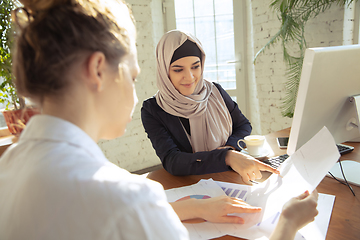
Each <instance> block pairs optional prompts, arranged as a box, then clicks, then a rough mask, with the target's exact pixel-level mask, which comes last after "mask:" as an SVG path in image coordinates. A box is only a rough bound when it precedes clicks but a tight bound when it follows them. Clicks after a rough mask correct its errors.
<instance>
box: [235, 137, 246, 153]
mask: <svg viewBox="0 0 360 240" xmlns="http://www.w3.org/2000/svg"><path fill="white" fill-rule="evenodd" d="M240 142H244V143H245V145H246V142H245V140H244V139H239V141H238V142H237V145H238V147H239V148H241V149H242V150H245V148H243V147H242V146H241V145H240Z"/></svg>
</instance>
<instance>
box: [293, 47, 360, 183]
mask: <svg viewBox="0 0 360 240" xmlns="http://www.w3.org/2000/svg"><path fill="white" fill-rule="evenodd" d="M354 96H355V98H353V97H354ZM356 96H358V97H356ZM355 100H357V102H358V105H359V102H360V45H347V46H335V47H322V48H309V49H307V50H306V52H305V57H304V62H303V68H302V73H301V79H300V83H299V90H298V95H297V100H296V106H295V111H294V117H293V121H292V126H291V131H290V138H289V143H288V147H287V153H288V154H289V155H292V154H293V153H294V152H295V151H296V150H297V149H299V148H300V147H301V146H302V145H303V144H304V143H306V142H307V141H308V140H310V138H312V137H313V136H314V135H315V134H316V133H317V132H318V131H320V129H322V128H323V127H324V126H326V127H327V128H328V129H329V131H330V132H331V134H332V135H333V137H334V139H335V142H336V143H343V142H345V141H349V140H356V139H360V129H359V112H358V110H357V107H358V108H360V106H357V107H356V101H355ZM354 164H355V165H354V166H356V167H357V168H358V169H357V175H360V164H357V165H356V162H354ZM358 178H359V177H358ZM358 180H359V184H360V178H359V179H358Z"/></svg>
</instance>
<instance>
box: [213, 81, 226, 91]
mask: <svg viewBox="0 0 360 240" xmlns="http://www.w3.org/2000/svg"><path fill="white" fill-rule="evenodd" d="M212 84H214V85H215V87H216V88H217V89H218V90H219V91H220V93H222V92H224V91H225V90H224V88H223V87H222V86H221V85H220V84H219V83H217V82H212Z"/></svg>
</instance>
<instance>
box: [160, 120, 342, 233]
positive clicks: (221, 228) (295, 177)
mask: <svg viewBox="0 0 360 240" xmlns="http://www.w3.org/2000/svg"><path fill="white" fill-rule="evenodd" d="M338 159H339V152H338V150H337V147H336V145H335V142H334V140H333V138H332V136H331V134H330V132H329V131H328V130H327V129H326V128H325V127H324V128H323V129H322V130H321V131H320V132H319V133H318V134H317V135H315V136H314V137H313V138H312V139H311V140H310V141H309V142H308V143H306V144H305V145H304V146H303V147H301V148H300V149H299V150H298V151H297V152H296V153H294V154H293V155H292V156H291V157H290V158H289V159H287V160H286V161H285V162H284V163H283V165H282V166H281V169H280V175H281V176H282V177H280V176H278V175H275V174H273V175H272V176H271V177H270V178H269V179H267V180H266V181H265V182H263V183H261V184H257V185H254V186H248V185H239V184H231V183H225V182H215V181H213V180H211V179H209V180H201V181H199V182H198V183H197V184H194V185H191V186H186V187H182V188H175V189H170V190H167V191H166V195H167V197H168V201H169V202H174V201H177V200H180V199H183V198H185V199H186V198H209V197H217V196H221V195H228V196H231V197H238V198H241V199H243V200H245V201H246V202H248V203H249V204H251V205H253V206H259V207H262V211H261V212H260V213H253V214H240V215H239V216H241V217H242V218H243V219H244V220H245V224H220V223H210V222H202V223H192V224H190V223H186V224H185V226H186V228H187V229H188V231H189V234H190V238H191V239H194V240H195V239H210V238H215V237H220V236H223V235H233V236H237V237H242V238H246V239H266V238H268V237H269V236H270V234H271V232H272V231H273V229H274V227H275V225H276V223H277V221H278V218H279V216H280V213H281V209H282V207H283V205H284V203H285V202H287V201H288V200H289V199H290V198H292V197H295V196H298V195H300V194H301V193H303V192H304V191H305V190H309V191H310V192H311V191H313V190H314V189H315V188H316V187H317V185H318V184H319V183H320V182H321V180H322V179H323V178H324V177H325V175H326V173H327V171H328V170H329V169H330V168H331V167H332V166H333V165H334V164H335V163H336V161H337V160H338ZM334 200H335V196H331V195H325V194H319V200H318V211H319V215H318V216H317V217H316V218H315V221H314V222H313V223H311V224H309V225H308V226H306V227H305V228H303V229H301V230H300V231H299V233H298V234H297V236H296V238H295V239H308V240H309V239H317V240H318V239H325V236H326V232H327V227H328V224H329V220H330V216H331V212H332V207H333V204H334ZM310 232H311V234H309V233H310Z"/></svg>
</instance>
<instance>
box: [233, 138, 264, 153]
mask: <svg viewBox="0 0 360 240" xmlns="http://www.w3.org/2000/svg"><path fill="white" fill-rule="evenodd" d="M240 142H244V143H245V144H246V148H247V149H244V148H243V147H241V145H240ZM264 142H265V136H262V135H249V136H246V137H245V138H244V139H239V141H238V142H237V144H238V146H239V148H241V149H242V150H245V151H247V152H248V153H249V155H251V156H253V157H257V156H260V155H261V152H262V151H263V146H264Z"/></svg>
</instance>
